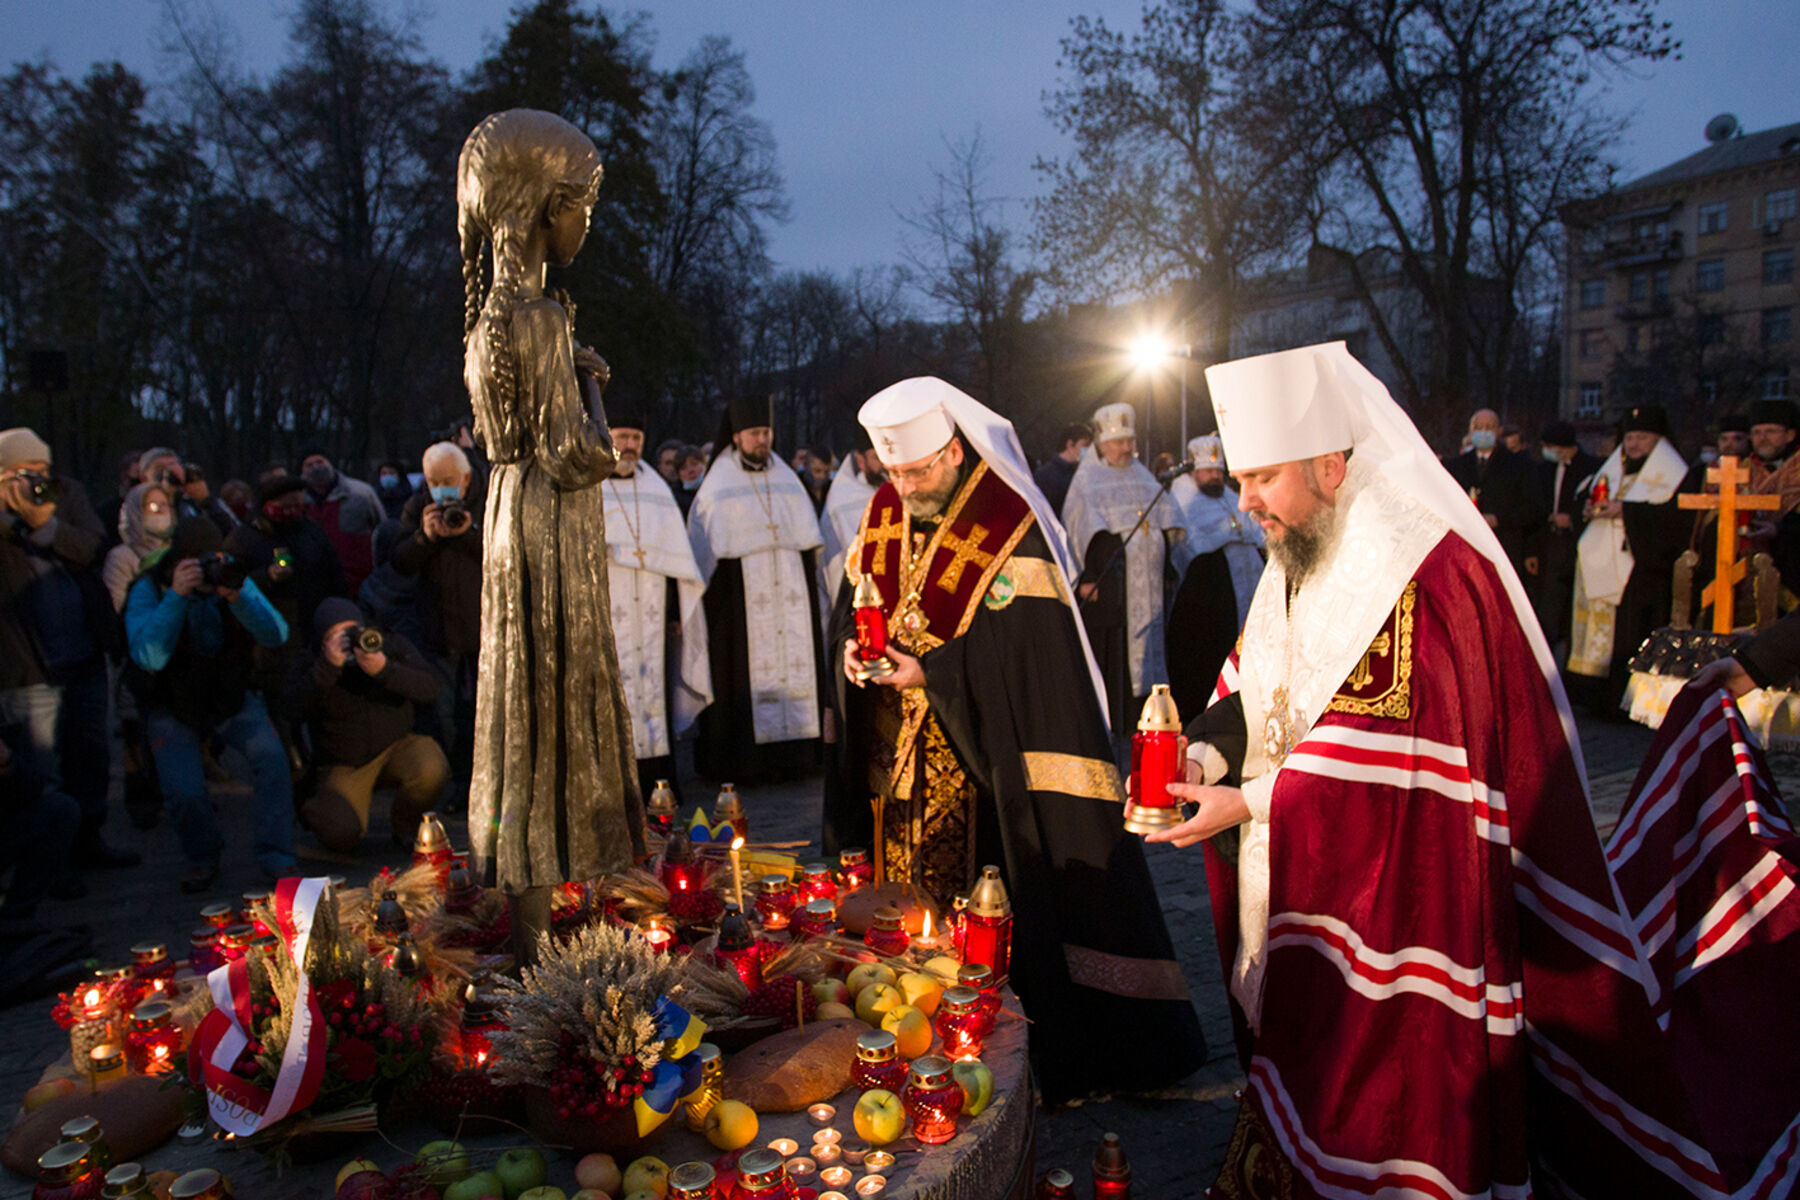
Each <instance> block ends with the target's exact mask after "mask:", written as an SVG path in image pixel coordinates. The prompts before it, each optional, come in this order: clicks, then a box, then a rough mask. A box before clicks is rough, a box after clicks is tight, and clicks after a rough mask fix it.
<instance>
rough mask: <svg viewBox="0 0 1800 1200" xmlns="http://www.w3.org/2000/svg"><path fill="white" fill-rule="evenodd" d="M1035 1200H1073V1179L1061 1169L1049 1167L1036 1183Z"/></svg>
mask: <svg viewBox="0 0 1800 1200" xmlns="http://www.w3.org/2000/svg"><path fill="white" fill-rule="evenodd" d="M1036 1200H1075V1177H1074V1176H1073V1175H1071V1174H1069V1173H1068V1172H1067V1171H1065V1170H1063V1169H1062V1168H1061V1167H1051V1168H1050V1169H1049V1170H1048V1171H1045V1172H1044V1178H1043V1179H1042V1180H1041V1181H1040V1182H1039V1183H1038V1186H1037V1195H1036Z"/></svg>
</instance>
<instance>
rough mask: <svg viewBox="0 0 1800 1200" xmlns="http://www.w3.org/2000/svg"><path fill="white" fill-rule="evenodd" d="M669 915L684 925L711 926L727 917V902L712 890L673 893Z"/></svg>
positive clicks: (670, 896)
mask: <svg viewBox="0 0 1800 1200" xmlns="http://www.w3.org/2000/svg"><path fill="white" fill-rule="evenodd" d="M669 915H670V916H671V917H674V918H675V919H676V920H677V921H679V922H681V923H682V924H683V925H710V924H712V923H713V922H714V921H717V920H718V919H719V918H720V917H722V916H724V915H725V901H723V900H722V899H720V898H719V893H717V892H715V891H713V890H712V889H711V888H699V889H697V890H695V891H689V892H671V893H670V894H669Z"/></svg>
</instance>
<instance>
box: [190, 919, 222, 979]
mask: <svg viewBox="0 0 1800 1200" xmlns="http://www.w3.org/2000/svg"><path fill="white" fill-rule="evenodd" d="M224 961H225V959H224V958H223V957H222V956H221V955H220V954H219V931H218V930H217V929H214V928H213V927H212V926H211V925H208V926H206V927H205V928H204V929H196V930H194V932H192V933H191V934H189V935H188V966H189V967H191V968H192V969H193V972H194V974H196V975H210V974H211V973H212V969H213V968H214V967H217V966H220V965H221V964H223V963H224Z"/></svg>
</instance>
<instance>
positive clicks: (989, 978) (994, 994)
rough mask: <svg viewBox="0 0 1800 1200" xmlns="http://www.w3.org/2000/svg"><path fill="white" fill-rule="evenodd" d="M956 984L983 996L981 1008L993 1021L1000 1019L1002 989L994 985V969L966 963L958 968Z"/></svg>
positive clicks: (985, 965)
mask: <svg viewBox="0 0 1800 1200" xmlns="http://www.w3.org/2000/svg"><path fill="white" fill-rule="evenodd" d="M956 982H957V983H958V984H959V985H960V986H962V987H969V988H974V989H975V990H976V991H977V992H979V993H980V994H981V1007H982V1008H983V1009H984V1010H986V1012H987V1015H988V1016H989V1018H991V1019H992V1020H995V1021H998V1020H999V1019H1000V989H999V987H998V986H997V985H996V984H995V983H994V969H993V968H992V967H990V966H988V965H987V964H986V963H964V964H963V965H962V966H960V967H958V968H956Z"/></svg>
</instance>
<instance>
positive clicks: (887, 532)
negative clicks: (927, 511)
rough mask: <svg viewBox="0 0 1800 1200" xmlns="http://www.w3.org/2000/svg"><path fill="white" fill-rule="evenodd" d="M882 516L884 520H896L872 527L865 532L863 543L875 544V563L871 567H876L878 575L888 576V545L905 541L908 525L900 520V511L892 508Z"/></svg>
mask: <svg viewBox="0 0 1800 1200" xmlns="http://www.w3.org/2000/svg"><path fill="white" fill-rule="evenodd" d="M882 516H883V518H884V519H885V518H886V517H890V516H891V517H893V518H894V519H893V520H891V521H885V523H884V524H880V525H870V526H869V527H868V528H867V529H865V530H864V531H863V543H864V544H865V545H868V544H870V543H873V544H874V546H875V561H874V562H873V564H871V565H872V566H873V567H874V570H875V573H876V574H877V575H885V574H887V568H886V565H885V564H886V562H887V552H888V546H887V544H888V543H889V542H898V541H903V540H904V539H905V537H906V524H905V522H903V521H901V520H900V519H899V517H900V514H899V513H898V511H896V510H895V509H891V508H890V509H886V510H884V511H883V513H882Z"/></svg>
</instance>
